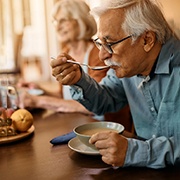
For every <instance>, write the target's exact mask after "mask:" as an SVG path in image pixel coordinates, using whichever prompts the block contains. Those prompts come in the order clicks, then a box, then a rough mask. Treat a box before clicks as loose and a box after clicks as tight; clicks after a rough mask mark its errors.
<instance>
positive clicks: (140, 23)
mask: <svg viewBox="0 0 180 180" xmlns="http://www.w3.org/2000/svg"><path fill="white" fill-rule="evenodd" d="M100 1H101V3H100V5H99V7H94V8H93V9H92V11H91V13H92V14H93V15H95V16H97V17H100V16H101V15H102V14H103V13H105V12H106V11H108V10H110V9H119V8H121V9H122V8H123V9H124V12H125V19H124V22H123V23H122V25H121V27H122V29H123V31H124V32H126V33H127V34H133V40H135V39H136V38H137V37H138V36H140V35H141V34H143V33H144V32H145V31H153V32H155V34H156V38H157V40H158V41H159V42H161V43H162V44H163V43H165V42H166V41H167V40H168V39H169V38H170V37H171V36H173V32H172V30H171V28H170V27H169V25H168V23H167V21H166V20H165V18H164V15H163V13H162V10H161V6H160V4H159V3H158V2H157V1H156V0H100Z"/></svg>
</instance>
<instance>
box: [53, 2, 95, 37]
mask: <svg viewBox="0 0 180 180" xmlns="http://www.w3.org/2000/svg"><path fill="white" fill-rule="evenodd" d="M59 11H61V13H63V14H64V15H65V16H66V17H67V19H75V20H76V21H77V22H78V25H79V28H80V34H79V36H78V39H85V40H90V39H91V38H92V36H93V35H94V34H96V32H97V26H96V21H95V19H94V18H93V16H92V15H91V14H90V13H89V12H90V8H89V6H88V5H87V4H86V3H85V2H84V1H82V0H60V1H58V2H57V3H56V4H55V6H54V8H53V11H52V16H53V17H54V19H56V18H55V17H56V16H57V14H58V12H59Z"/></svg>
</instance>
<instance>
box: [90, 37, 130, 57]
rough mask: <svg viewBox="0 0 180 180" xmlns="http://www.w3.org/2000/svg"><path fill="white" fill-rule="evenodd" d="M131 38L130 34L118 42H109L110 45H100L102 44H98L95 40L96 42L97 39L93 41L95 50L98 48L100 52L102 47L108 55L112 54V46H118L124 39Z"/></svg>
mask: <svg viewBox="0 0 180 180" xmlns="http://www.w3.org/2000/svg"><path fill="white" fill-rule="evenodd" d="M132 36H133V35H132V34H131V35H129V36H127V37H125V38H123V39H120V40H118V41H115V42H111V43H105V44H102V43H100V42H97V40H98V39H99V38H96V39H94V40H93V41H94V43H95V45H96V46H97V48H98V49H99V50H100V48H101V47H104V49H105V50H106V51H108V53H110V54H113V50H112V48H111V46H113V45H115V44H118V43H121V42H122V41H125V40H126V39H129V38H130V37H132Z"/></svg>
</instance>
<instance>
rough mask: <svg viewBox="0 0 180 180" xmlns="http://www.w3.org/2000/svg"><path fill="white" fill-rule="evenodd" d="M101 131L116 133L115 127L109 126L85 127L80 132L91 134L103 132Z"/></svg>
mask: <svg viewBox="0 0 180 180" xmlns="http://www.w3.org/2000/svg"><path fill="white" fill-rule="evenodd" d="M103 131H112V132H116V133H118V131H117V130H115V129H110V128H94V129H86V130H84V131H82V132H81V134H84V135H89V136H92V135H93V134H95V133H98V132H103Z"/></svg>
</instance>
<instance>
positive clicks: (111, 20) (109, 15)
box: [97, 9, 147, 78]
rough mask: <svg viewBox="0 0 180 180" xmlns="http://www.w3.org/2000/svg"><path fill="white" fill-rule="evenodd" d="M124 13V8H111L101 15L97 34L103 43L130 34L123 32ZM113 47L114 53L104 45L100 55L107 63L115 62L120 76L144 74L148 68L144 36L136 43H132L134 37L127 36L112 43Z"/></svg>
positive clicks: (111, 41)
mask: <svg viewBox="0 0 180 180" xmlns="http://www.w3.org/2000/svg"><path fill="white" fill-rule="evenodd" d="M123 13H124V12H123V10H122V9H121V10H120V9H118V10H109V11H107V12H106V13H104V14H102V15H101V16H100V19H99V29H98V34H97V35H98V38H99V41H100V42H101V43H102V44H105V43H113V42H116V41H119V40H121V39H123V38H125V37H127V36H129V35H130V34H126V32H123V30H122V28H121V24H122V23H123V20H124V15H123ZM111 48H112V50H113V53H112V54H110V53H109V52H107V50H105V48H103V46H102V47H101V48H100V53H99V57H100V59H101V60H103V61H105V63H106V64H109V63H110V64H114V65H113V66H112V68H113V69H114V70H115V72H116V75H117V76H118V77H119V78H121V77H131V76H134V75H137V74H143V72H144V71H145V70H146V66H147V63H146V61H145V59H146V56H147V52H146V51H145V50H144V39H143V37H139V38H138V39H137V40H136V41H135V42H134V43H132V37H130V38H127V39H126V40H124V41H122V42H120V43H117V44H114V45H112V46H111ZM109 60H110V61H109Z"/></svg>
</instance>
